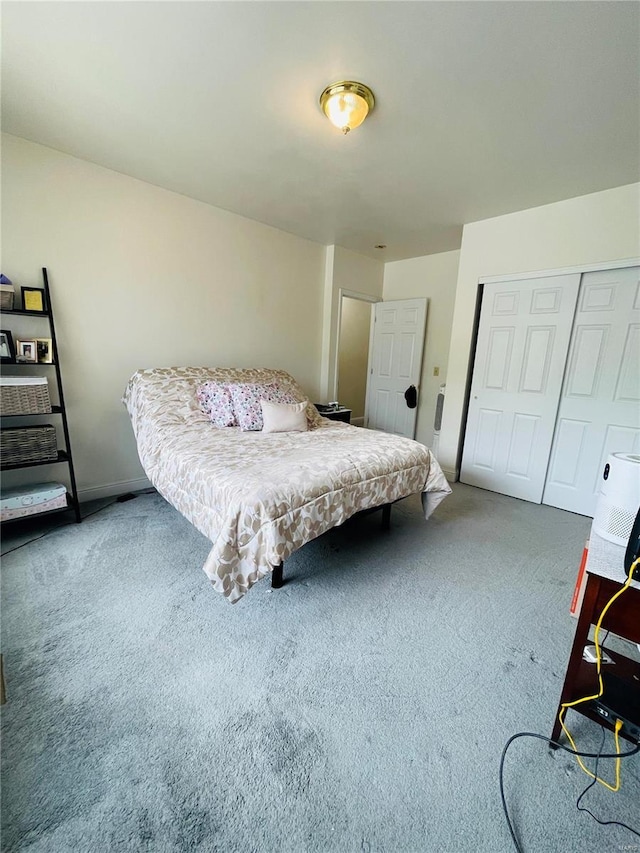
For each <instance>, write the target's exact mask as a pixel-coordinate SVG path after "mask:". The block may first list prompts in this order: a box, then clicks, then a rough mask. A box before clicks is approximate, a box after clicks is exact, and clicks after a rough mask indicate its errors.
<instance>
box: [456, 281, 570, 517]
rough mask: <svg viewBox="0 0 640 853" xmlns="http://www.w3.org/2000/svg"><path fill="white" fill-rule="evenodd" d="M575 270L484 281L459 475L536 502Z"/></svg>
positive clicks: (557, 395) (557, 389)
mask: <svg viewBox="0 0 640 853" xmlns="http://www.w3.org/2000/svg"><path fill="white" fill-rule="evenodd" d="M579 284H580V275H579V274H573V275H561V276H550V277H548V278H539V279H529V280H526V281H512V282H503V283H500V284H490V285H485V289H484V295H483V301H482V310H481V315H480V328H479V330H478V341H477V346H476V360H475V365H474V370H473V380H472V384H471V399H470V402H469V412H468V416H467V429H466V435H465V442H464V450H463V457H462V468H461V472H460V479H461V481H462V482H463V483H469V484H470V485H472V486H481V487H482V488H484V489H490V490H492V491H495V492H502V494H505V495H512V496H513V497H516V498H523V499H525V500H528V501H533V502H534V503H540V501H541V499H542V492H543V490H544V483H545V478H546V474H547V466H548V463H549V454H550V452H551V443H552V439H553V430H554V425H555V422H556V415H557V412H558V402H559V399H560V391H561V387H562V376H563V372H564V367H565V362H566V359H567V352H568V348H569V339H570V336H571V325H572V322H573V315H574V312H575V307H576V301H577V296H578V286H579Z"/></svg>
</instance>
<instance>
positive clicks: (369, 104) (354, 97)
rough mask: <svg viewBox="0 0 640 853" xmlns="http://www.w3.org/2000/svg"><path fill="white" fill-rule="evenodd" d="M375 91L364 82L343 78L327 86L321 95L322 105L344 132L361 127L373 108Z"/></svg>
mask: <svg viewBox="0 0 640 853" xmlns="http://www.w3.org/2000/svg"><path fill="white" fill-rule="evenodd" d="M374 104H375V98H374V97H373V92H372V91H371V89H370V88H369V87H368V86H365V85H364V83H355V82H354V81H353V80H341V81H340V82H339V83H333V84H332V85H331V86H327V88H326V89H325V90H324V92H323V93H322V94H321V95H320V106H321V107H322V111H323V112H324V114H325V115H326V117H327V118H328V119H329V121H330V122H331V124H333V125H335V126H336V127H337V128H339V129H340V130H341V131H342V132H343V133H349V131H350V130H353V128H354V127H359V126H360V125H361V124H362V122H363V121H364V120H365V119H366V117H367V116H368V114H369V113H370V112H371V110H372V109H373V105H374Z"/></svg>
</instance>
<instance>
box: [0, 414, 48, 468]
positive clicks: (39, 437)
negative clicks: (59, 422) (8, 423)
mask: <svg viewBox="0 0 640 853" xmlns="http://www.w3.org/2000/svg"><path fill="white" fill-rule="evenodd" d="M0 454H1V455H2V467H3V468H7V467H9V466H11V465H22V464H23V463H30V462H49V461H55V460H56V459H57V458H58V446H57V442H56V430H55V427H53V426H52V425H51V424H41V425H39V426H25V427H8V428H6V429H1V430H0Z"/></svg>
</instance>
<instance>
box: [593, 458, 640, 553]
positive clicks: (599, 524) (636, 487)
mask: <svg viewBox="0 0 640 853" xmlns="http://www.w3.org/2000/svg"><path fill="white" fill-rule="evenodd" d="M638 507H640V455H638V454H637V453H611V454H610V455H609V456H608V458H607V462H606V465H605V466H604V469H603V472H602V480H601V482H600V494H599V495H598V502H597V504H596V512H595V515H594V516H593V531H594V533H597V534H598V536H601V537H602V538H603V539H608V540H609V542H615V544H616V545H623V546H624V547H626V545H627V543H628V541H629V536H630V535H631V528H632V527H633V522H634V521H635V520H636V515H637V513H638Z"/></svg>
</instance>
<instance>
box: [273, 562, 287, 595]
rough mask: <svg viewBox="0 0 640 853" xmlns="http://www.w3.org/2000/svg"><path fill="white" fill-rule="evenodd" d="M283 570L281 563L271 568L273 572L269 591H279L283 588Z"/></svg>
mask: <svg viewBox="0 0 640 853" xmlns="http://www.w3.org/2000/svg"><path fill="white" fill-rule="evenodd" d="M283 568H284V564H283V563H280V564H279V565H278V566H274V567H273V571H272V572H271V589H280V587H281V586H284V577H283Z"/></svg>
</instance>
